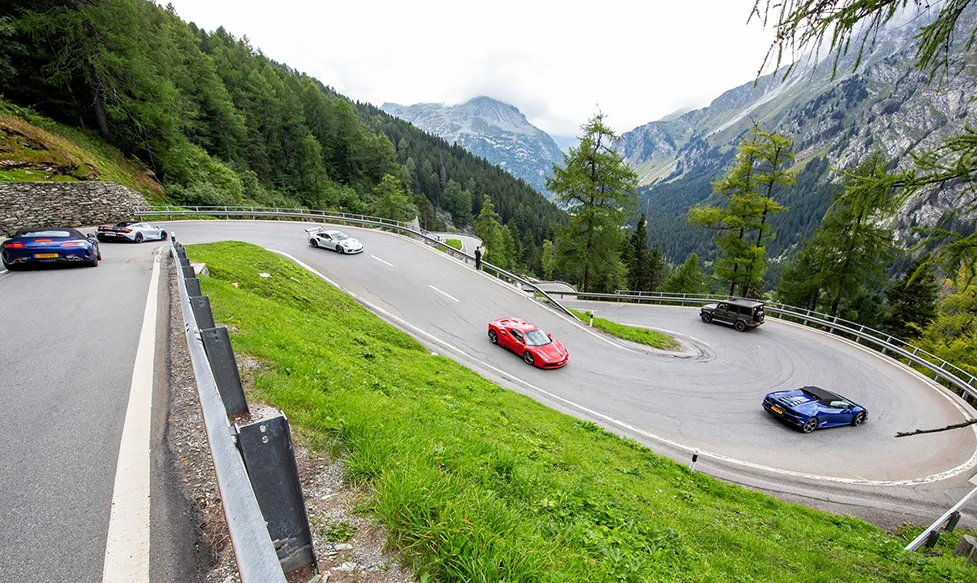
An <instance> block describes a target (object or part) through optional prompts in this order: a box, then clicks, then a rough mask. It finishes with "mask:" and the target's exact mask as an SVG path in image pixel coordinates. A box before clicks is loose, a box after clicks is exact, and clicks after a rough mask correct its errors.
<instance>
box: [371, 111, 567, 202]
mask: <svg viewBox="0 0 977 583" xmlns="http://www.w3.org/2000/svg"><path fill="white" fill-rule="evenodd" d="M381 109H383V110H384V111H386V112H387V113H389V114H391V115H394V116H397V117H399V118H401V119H405V120H407V121H409V122H410V123H412V124H414V125H415V126H417V127H419V128H421V129H422V130H424V131H427V132H430V133H432V134H434V135H436V136H439V137H441V138H443V139H444V140H446V141H448V142H450V143H455V144H458V145H459V146H461V147H463V148H465V149H466V150H468V151H469V152H471V153H473V154H475V155H477V156H482V157H483V158H485V159H486V160H488V161H489V162H491V163H493V164H495V165H497V166H501V167H502V168H504V169H506V170H508V171H509V173H510V174H512V175H513V176H515V177H516V178H521V179H523V180H525V181H526V182H527V183H529V184H530V185H531V186H532V187H533V188H535V189H536V190H538V191H539V192H541V193H543V194H544V195H548V194H549V193H548V192H547V191H546V179H547V178H549V177H550V176H552V175H553V164H562V163H563V153H562V152H561V150H560V148H559V146H557V144H556V142H555V141H553V138H552V137H550V135H549V134H547V133H546V132H544V131H543V130H541V129H539V128H537V127H535V126H534V125H532V124H530V123H529V121H528V120H527V119H526V116H525V115H523V113H522V112H521V111H519V109H518V108H517V107H515V106H513V105H510V104H508V103H505V102H502V101H499V100H497V99H493V98H491V97H488V96H484V95H481V96H478V97H474V98H472V99H469V100H468V101H466V102H464V103H460V104H458V105H451V106H449V105H444V104H442V103H417V104H414V105H399V104H396V103H384V104H383V105H382V106H381Z"/></svg>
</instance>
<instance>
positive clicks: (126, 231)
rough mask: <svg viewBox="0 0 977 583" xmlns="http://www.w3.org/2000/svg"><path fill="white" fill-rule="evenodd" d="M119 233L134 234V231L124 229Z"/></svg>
mask: <svg viewBox="0 0 977 583" xmlns="http://www.w3.org/2000/svg"><path fill="white" fill-rule="evenodd" d="M119 232H120V233H131V232H132V229H122V230H121V231H119Z"/></svg>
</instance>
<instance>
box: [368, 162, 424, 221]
mask: <svg viewBox="0 0 977 583" xmlns="http://www.w3.org/2000/svg"><path fill="white" fill-rule="evenodd" d="M372 212H373V213H374V214H376V215H378V216H381V217H385V218H388V219H393V220H395V221H404V222H406V221H410V220H413V219H414V217H416V216H417V207H416V206H414V203H412V202H411V201H410V197H409V196H407V193H406V192H404V188H403V186H402V185H401V184H400V181H399V180H397V178H395V177H393V176H391V175H389V174H387V175H385V176H384V177H383V179H382V180H381V181H380V184H378V185H377V186H376V187H375V188H374V189H373V208H372Z"/></svg>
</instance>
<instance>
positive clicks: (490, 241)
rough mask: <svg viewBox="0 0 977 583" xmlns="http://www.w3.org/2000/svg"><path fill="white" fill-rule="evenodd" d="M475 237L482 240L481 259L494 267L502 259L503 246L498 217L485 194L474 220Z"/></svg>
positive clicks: (503, 253) (490, 200) (503, 255)
mask: <svg viewBox="0 0 977 583" xmlns="http://www.w3.org/2000/svg"><path fill="white" fill-rule="evenodd" d="M475 236H477V237H478V238H479V239H481V240H482V248H483V249H484V251H483V252H484V255H483V259H484V260H485V261H487V262H489V263H491V264H493V265H496V264H497V262H498V261H499V260H500V259H504V257H505V245H504V243H503V241H502V225H500V224H499V215H498V213H496V212H495V205H494V204H492V199H491V198H489V196H488V195H487V194H486V195H485V197H484V198H483V199H482V210H481V212H479V213H478V218H477V219H475ZM499 267H502V265H499Z"/></svg>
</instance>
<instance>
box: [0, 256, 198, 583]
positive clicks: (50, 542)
mask: <svg viewBox="0 0 977 583" xmlns="http://www.w3.org/2000/svg"><path fill="white" fill-rule="evenodd" d="M156 247H158V245H157V244H149V243H146V244H143V245H111V244H105V245H102V256H103V261H102V263H101V265H100V266H99V267H97V268H85V267H68V268H52V269H40V270H29V271H17V272H5V273H0V297H2V298H3V303H2V310H0V402H2V403H3V408H4V413H5V415H4V418H3V422H2V423H0V459H2V463H0V493H2V494H0V525H2V527H0V581H11V582H13V581H16V582H18V583H33V582H37V583H42V582H43V583H48V582H51V581H79V582H96V581H101V580H102V568H103V561H104V555H105V548H106V537H107V531H108V525H109V511H110V508H111V504H112V495H113V486H114V481H115V475H116V463H117V459H118V455H119V445H120V438H121V434H122V427H123V422H124V420H125V415H126V408H127V405H128V401H129V392H130V387H131V384H132V378H133V366H134V361H135V355H136V348H137V345H138V339H139V332H140V328H141V326H142V323H143V312H144V310H145V307H146V298H147V292H148V289H149V282H150V275H151V273H152V267H153V261H154V255H153V251H154V249H155V248H156ZM163 281H165V279H164V280H163ZM160 402H161V404H165V399H161V401H160ZM146 421H147V422H149V420H148V419H147V420H146ZM161 423H165V417H163V418H162V419H156V421H155V422H154V425H157V426H158V425H159V424H161ZM156 433H157V434H158V433H160V432H158V431H157V432H156ZM155 439H156V441H155V443H154V444H153V447H152V449H151V451H152V455H153V456H154V458H153V459H154V464H153V465H154V467H155V466H157V465H163V466H169V465H171V464H166V463H163V460H164V458H165V453H164V452H163V451H162V448H159V447H158V442H159V439H160V438H159V436H158V435H157V437H156V438H155ZM162 473H163V470H157V471H156V472H155V475H154V476H153V482H154V487H156V488H157V490H158V489H159V483H162V482H163V480H162V476H161V474H162ZM169 484H170V485H169V486H168V488H169V489H170V490H172V489H174V488H178V487H179V484H173V483H172V480H170V481H169ZM181 498H182V496H180V497H177V498H176V499H177V500H180V499H181ZM168 508H169V510H167V506H166V505H164V504H159V505H157V506H156V507H155V508H153V509H152V512H151V520H152V521H153V522H154V523H155V524H156V525H159V529H161V530H162V531H165V532H166V534H167V535H171V534H172V532H173V531H175V530H178V529H181V528H185V527H187V526H188V525H187V524H184V522H185V520H184V522H181V521H180V520H171V519H170V518H169V517H168V516H166V517H163V516H160V513H161V512H164V511H166V512H167V513H168V514H179V512H178V510H179V509H175V508H174V505H173V504H170V505H169V506H168ZM189 533H190V535H191V536H192V533H193V531H192V529H190V530H189ZM171 538H173V537H171V536H162V533H161V534H160V535H154V542H155V541H157V540H161V541H165V540H167V539H171ZM177 538H178V537H177ZM183 538H185V536H184V537H183ZM152 552H153V553H154V558H153V563H154V566H153V567H152V573H154V574H156V575H157V577H158V579H157V578H154V580H160V581H165V580H180V579H179V577H182V576H183V575H182V574H181V575H175V573H185V569H186V565H187V564H189V565H190V566H191V567H195V564H194V563H193V560H192V558H188V557H184V558H182V559H180V558H178V560H177V561H173V560H172V559H173V557H172V555H173V554H174V552H173V551H172V547H171V546H170V545H167V544H160V545H158V548H155V549H152ZM165 555H170V556H169V558H164V556H165ZM188 559H189V560H188ZM180 563H182V566H181V564H180ZM174 577H177V578H174Z"/></svg>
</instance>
